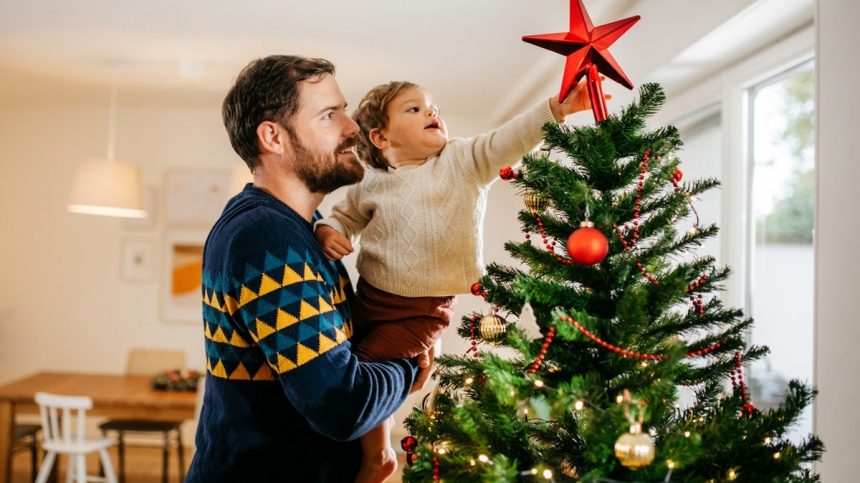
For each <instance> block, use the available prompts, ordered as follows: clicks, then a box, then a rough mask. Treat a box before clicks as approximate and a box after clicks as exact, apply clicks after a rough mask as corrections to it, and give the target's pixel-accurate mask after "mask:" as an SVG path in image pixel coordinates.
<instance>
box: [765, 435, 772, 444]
mask: <svg viewBox="0 0 860 483" xmlns="http://www.w3.org/2000/svg"><path fill="white" fill-rule="evenodd" d="M770 442H771V439H770V436H768V437H766V438H764V444H770Z"/></svg>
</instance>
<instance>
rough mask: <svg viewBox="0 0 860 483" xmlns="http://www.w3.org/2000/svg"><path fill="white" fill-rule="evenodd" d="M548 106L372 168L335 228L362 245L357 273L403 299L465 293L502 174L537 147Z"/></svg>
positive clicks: (477, 265) (477, 267) (342, 206)
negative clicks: (391, 165) (413, 160)
mask: <svg viewBox="0 0 860 483" xmlns="http://www.w3.org/2000/svg"><path fill="white" fill-rule="evenodd" d="M549 121H552V122H555V119H554V118H553V115H552V112H551V111H550V107H549V102H548V101H544V102H543V103H542V104H540V105H539V106H536V107H534V108H533V109H531V110H529V111H526V112H524V113H522V114H520V115H518V116H516V117H515V118H513V119H511V120H510V121H508V122H507V123H505V124H504V125H502V126H501V127H499V128H498V129H495V130H493V131H490V132H488V133H485V134H481V135H479V136H477V137H474V138H469V139H461V138H454V139H451V140H449V141H448V144H447V145H446V146H445V147H444V148H443V149H442V151H441V152H440V153H439V154H438V155H435V156H432V157H430V158H427V161H426V162H424V164H421V165H415V166H404V167H401V168H397V169H389V170H388V171H382V170H379V169H367V170H366V171H365V174H364V179H363V180H362V181H361V182H360V183H359V184H357V185H354V186H352V187H350V189H349V190H348V192H347V195H346V199H344V200H343V201H341V202H339V203H337V204H336V205H335V206H334V208H333V209H332V216H330V217H328V218H325V219H323V220H320V221H319V222H318V223H323V224H326V225H330V226H332V227H333V228H335V229H336V230H338V231H339V232H341V233H343V234H344V235H346V236H347V237H350V238H351V239H352V240H353V243H355V242H356V239H357V237H359V235H360V241H359V243H360V245H361V247H360V249H359V250H360V251H359V254H358V263H357V265H358V267H357V268H358V272H359V274H361V276H362V277H364V279H365V280H367V282H368V283H370V284H371V285H373V286H374V287H376V288H379V289H381V290H385V291H386V292H390V293H393V294H397V295H401V296H404V297H424V296H445V295H455V294H459V293H465V292H468V291H469V288H470V287H471V285H472V284H473V283H475V282H476V281H477V280H478V278H480V277H481V275H482V274H483V269H484V264H483V225H484V214H485V212H486V208H487V192H488V190H489V186H490V184H491V183H492V182H493V181H494V180H495V179H496V177H497V176H498V172H499V169H501V168H502V167H504V166H509V165H511V164H513V163H515V162H516V161H518V160H519V159H520V158H521V157H522V156H523V155H524V154H526V153H528V152H529V151H531V150H532V149H534V148H535V146H537V144H538V143H539V142H540V140H541V129H542V127H543V125H544V124H545V123H546V122H549Z"/></svg>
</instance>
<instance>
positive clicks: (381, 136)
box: [367, 127, 391, 150]
mask: <svg viewBox="0 0 860 483" xmlns="http://www.w3.org/2000/svg"><path fill="white" fill-rule="evenodd" d="M367 135H368V137H369V138H370V142H371V143H372V144H373V145H374V146H376V149H380V150H381V149H386V148H389V147H391V141H389V140H388V138H387V137H385V133H384V132H383V131H382V129H379V128H378V127H375V128H373V129H371V130H370V132H369V133H367Z"/></svg>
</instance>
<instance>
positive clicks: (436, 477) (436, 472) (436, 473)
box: [433, 448, 441, 481]
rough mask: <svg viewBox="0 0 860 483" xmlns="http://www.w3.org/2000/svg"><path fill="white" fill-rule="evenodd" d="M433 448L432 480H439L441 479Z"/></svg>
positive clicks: (437, 459)
mask: <svg viewBox="0 0 860 483" xmlns="http://www.w3.org/2000/svg"><path fill="white" fill-rule="evenodd" d="M433 449H434V451H433V481H439V480H440V479H441V477H440V476H439V458H438V457H437V456H436V451H435V448H433Z"/></svg>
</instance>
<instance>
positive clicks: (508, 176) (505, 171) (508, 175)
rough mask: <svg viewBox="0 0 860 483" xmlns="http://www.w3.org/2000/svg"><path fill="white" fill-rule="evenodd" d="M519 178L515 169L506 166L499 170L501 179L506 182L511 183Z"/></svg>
mask: <svg viewBox="0 0 860 483" xmlns="http://www.w3.org/2000/svg"><path fill="white" fill-rule="evenodd" d="M516 177H517V172H516V171H515V170H514V168H512V167H510V166H505V167H504V168H502V169H500V170H499V178H502V179H503V180H505V181H510V180H512V179H514V178H516Z"/></svg>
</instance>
